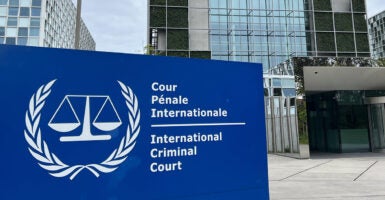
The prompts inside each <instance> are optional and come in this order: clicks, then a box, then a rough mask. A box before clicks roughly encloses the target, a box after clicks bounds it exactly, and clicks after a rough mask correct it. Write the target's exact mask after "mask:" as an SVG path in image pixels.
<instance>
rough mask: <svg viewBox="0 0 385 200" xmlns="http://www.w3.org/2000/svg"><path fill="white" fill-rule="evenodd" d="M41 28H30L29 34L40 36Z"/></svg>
mask: <svg viewBox="0 0 385 200" xmlns="http://www.w3.org/2000/svg"><path fill="white" fill-rule="evenodd" d="M39 31H40V28H30V29H29V35H30V36H39Z"/></svg>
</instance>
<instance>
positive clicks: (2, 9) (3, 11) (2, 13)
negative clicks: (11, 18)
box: [0, 7, 8, 16]
mask: <svg viewBox="0 0 385 200" xmlns="http://www.w3.org/2000/svg"><path fill="white" fill-rule="evenodd" d="M7 10H8V9H7V7H0V16H7Z"/></svg>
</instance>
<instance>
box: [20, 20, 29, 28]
mask: <svg viewBox="0 0 385 200" xmlns="http://www.w3.org/2000/svg"><path fill="white" fill-rule="evenodd" d="M19 26H20V27H28V26H29V18H20V19H19Z"/></svg>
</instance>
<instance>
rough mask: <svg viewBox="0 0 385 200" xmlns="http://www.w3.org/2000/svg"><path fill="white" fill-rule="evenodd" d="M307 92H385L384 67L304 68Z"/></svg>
mask: <svg viewBox="0 0 385 200" xmlns="http://www.w3.org/2000/svg"><path fill="white" fill-rule="evenodd" d="M303 75H304V87H305V91H306V92H326V91H337V90H385V68H382V67H304V68H303Z"/></svg>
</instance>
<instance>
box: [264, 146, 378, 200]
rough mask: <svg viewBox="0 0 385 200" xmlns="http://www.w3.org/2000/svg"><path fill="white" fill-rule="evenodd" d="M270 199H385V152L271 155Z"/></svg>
mask: <svg viewBox="0 0 385 200" xmlns="http://www.w3.org/2000/svg"><path fill="white" fill-rule="evenodd" d="M269 179H270V180H269V187H270V199H271V200H278V199H303V200H312V199H322V200H339V199H342V200H345V199H346V200H348V199H349V200H365V199H369V200H380V199H381V200H385V154H384V153H357V154H318V155H315V156H312V157H311V159H307V160H298V159H292V158H287V157H282V156H276V155H269Z"/></svg>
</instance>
